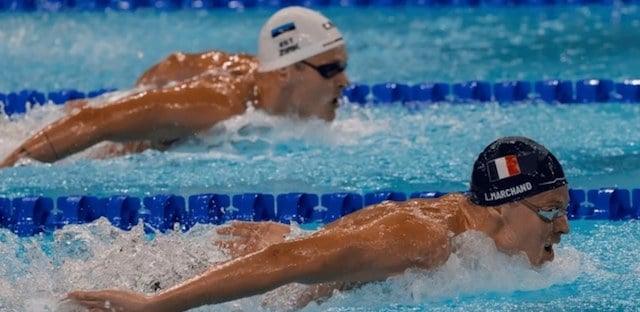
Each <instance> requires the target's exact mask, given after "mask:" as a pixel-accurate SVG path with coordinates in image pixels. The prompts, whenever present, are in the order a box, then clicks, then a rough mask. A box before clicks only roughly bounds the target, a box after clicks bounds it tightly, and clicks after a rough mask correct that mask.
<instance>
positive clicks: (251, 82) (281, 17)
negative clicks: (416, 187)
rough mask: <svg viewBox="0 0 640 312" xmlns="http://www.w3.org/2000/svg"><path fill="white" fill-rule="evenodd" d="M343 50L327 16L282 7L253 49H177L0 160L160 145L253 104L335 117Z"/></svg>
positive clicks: (72, 106)
mask: <svg viewBox="0 0 640 312" xmlns="http://www.w3.org/2000/svg"><path fill="white" fill-rule="evenodd" d="M346 66H347V52H346V50H345V47H344V40H343V38H342V34H341V33H340V31H338V29H337V28H336V26H335V25H333V23H332V22H331V21H330V20H329V19H328V18H326V17H325V16H323V15H322V14H320V13H318V12H316V11H313V10H310V9H306V8H303V7H287V8H284V9H281V10H279V11H278V12H276V13H275V14H274V15H273V16H271V18H270V19H269V20H268V21H267V23H266V24H265V25H264V26H263V28H262V30H261V32H260V38H259V48H258V55H257V57H254V56H251V55H247V54H228V53H224V52H220V51H209V52H205V53H200V54H185V53H174V54H172V55H171V56H169V57H168V58H167V59H165V60H163V61H162V62H160V63H159V64H157V65H155V66H153V67H151V68H150V69H149V70H147V72H145V73H144V74H143V75H142V76H141V77H140V78H139V79H138V82H137V83H136V88H135V89H133V90H132V91H131V92H130V93H128V95H126V96H123V97H120V98H117V99H116V98H115V97H114V99H112V100H110V101H109V102H107V103H99V105H92V103H91V102H90V101H87V100H81V101H75V102H72V103H68V104H67V106H68V108H69V111H70V113H69V114H68V115H66V116H64V117H62V118H61V119H59V120H57V121H55V122H53V123H51V124H49V125H47V126H45V127H44V128H43V129H42V130H40V131H39V132H37V133H36V134H35V135H33V136H31V137H30V138H28V139H27V140H26V141H25V142H24V143H22V144H21V145H20V146H19V147H18V148H16V149H15V150H14V151H13V152H12V153H10V154H9V155H8V156H6V157H5V158H4V159H3V160H1V161H0V168H2V167H7V166H12V165H14V164H15V163H16V162H17V161H18V160H19V159H21V158H31V159H35V160H38V161H42V162H55V161H57V160H59V159H63V158H65V157H67V156H69V155H72V154H74V153H77V152H80V151H83V150H85V149H87V148H89V147H92V146H94V145H96V144H97V143H101V142H105V141H106V142H112V144H111V145H110V144H107V146H105V147H104V150H103V151H102V155H101V156H114V155H118V154H124V153H132V152H140V151H143V150H145V149H148V148H154V149H159V150H163V149H166V148H168V147H169V146H170V145H171V144H173V143H175V142H177V141H180V140H182V139H184V138H186V137H189V136H192V135H194V134H197V133H199V132H201V131H205V130H207V129H209V128H211V127H212V126H213V125H215V124H217V123H218V122H220V121H223V120H225V119H228V118H229V117H232V116H235V115H239V114H242V113H244V112H245V110H246V109H247V103H251V105H252V106H253V107H255V108H257V109H261V110H264V111H266V112H268V113H270V114H275V115H285V116H294V117H298V118H320V119H323V120H326V121H332V120H333V119H334V118H335V114H336V109H337V108H338V105H339V102H338V99H339V98H340V97H341V95H342V90H343V89H344V87H346V86H347V85H348V84H349V81H348V79H347V76H346V74H345V72H344V70H345V68H346Z"/></svg>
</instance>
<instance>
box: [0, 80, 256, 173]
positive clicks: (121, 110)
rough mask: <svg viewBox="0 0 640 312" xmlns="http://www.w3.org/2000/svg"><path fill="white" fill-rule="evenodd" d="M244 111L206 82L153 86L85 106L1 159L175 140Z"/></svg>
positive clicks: (48, 157) (45, 158) (9, 161)
mask: <svg viewBox="0 0 640 312" xmlns="http://www.w3.org/2000/svg"><path fill="white" fill-rule="evenodd" d="M243 111H244V103H242V104H241V105H237V104H234V105H232V104H231V103H230V102H229V100H228V99H227V98H226V97H225V96H223V95H221V94H220V93H218V92H216V91H214V90H211V89H209V88H206V87H204V86H189V87H184V88H167V89H153V90H149V91H144V92H141V93H138V94H134V95H132V96H129V97H126V98H123V99H120V100H119V101H117V102H115V103H111V104H109V105H104V106H102V107H90V106H85V107H82V108H81V109H78V110H77V111H75V112H74V113H72V114H71V115H68V116H65V117H63V118H61V119H59V120H57V121H55V122H53V123H52V124H50V125H48V126H46V127H45V128H44V129H42V130H41V131H39V132H38V133H36V134H35V135H34V136H32V137H30V138H28V139H27V140H26V141H25V142H24V143H23V144H22V145H20V146H19V147H18V148H17V149H16V150H15V151H13V152H12V153H11V154H9V155H8V156H7V157H6V158H5V159H4V160H3V161H1V162H0V168H2V167H6V166H10V165H13V164H14V163H15V162H16V161H17V160H19V159H20V158H22V157H29V158H32V159H36V160H39V161H42V162H54V161H56V160H59V159H62V158H65V157H67V156H69V155H72V154H74V153H77V152H79V151H82V150H84V149H86V148H88V147H91V146H93V145H94V144H97V143H99V142H102V141H106V140H110V141H116V142H130V141H137V140H151V141H158V140H172V139H176V138H181V137H185V136H188V135H192V134H194V133H196V132H198V131H201V130H204V129H207V128H209V127H211V126H213V125H214V124H215V123H216V122H219V121H221V120H224V119H227V118H229V117H231V116H233V115H236V114H240V113H242V112H243Z"/></svg>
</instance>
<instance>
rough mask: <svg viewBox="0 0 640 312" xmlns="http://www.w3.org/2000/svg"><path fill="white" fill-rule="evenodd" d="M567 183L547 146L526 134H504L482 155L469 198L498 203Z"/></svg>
mask: <svg viewBox="0 0 640 312" xmlns="http://www.w3.org/2000/svg"><path fill="white" fill-rule="evenodd" d="M566 184H567V179H566V178H565V177H564V172H563V171H562V166H560V163H559V162H558V159H556V157H555V156H553V154H551V152H549V151H548V150H547V149H546V148H545V147H544V146H542V145H540V144H538V143H536V142H534V141H533V140H531V139H528V138H524V137H504V138H501V139H498V140H496V141H494V142H493V143H491V144H489V146H487V147H486V148H485V149H484V151H482V153H480V155H478V159H477V160H476V162H475V164H474V165H473V173H472V174H471V187H470V190H469V200H470V201H471V202H472V203H474V204H476V205H480V206H498V205H502V204H504V203H508V202H514V201H518V200H521V199H524V198H527V197H529V196H533V195H536V194H539V193H542V192H545V191H548V190H552V189H555V188H558V187H560V186H563V185H566Z"/></svg>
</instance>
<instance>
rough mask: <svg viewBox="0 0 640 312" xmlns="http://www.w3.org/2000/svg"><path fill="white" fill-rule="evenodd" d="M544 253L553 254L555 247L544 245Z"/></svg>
mask: <svg viewBox="0 0 640 312" xmlns="http://www.w3.org/2000/svg"><path fill="white" fill-rule="evenodd" d="M544 251H546V252H553V245H552V244H545V245H544Z"/></svg>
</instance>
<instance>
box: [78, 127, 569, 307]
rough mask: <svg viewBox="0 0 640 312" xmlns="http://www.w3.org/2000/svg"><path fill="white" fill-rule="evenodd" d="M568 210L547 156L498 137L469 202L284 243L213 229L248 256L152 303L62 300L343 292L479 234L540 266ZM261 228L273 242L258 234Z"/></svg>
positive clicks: (440, 255)
mask: <svg viewBox="0 0 640 312" xmlns="http://www.w3.org/2000/svg"><path fill="white" fill-rule="evenodd" d="M568 203H569V192H568V186H567V181H566V179H565V176H564V173H563V171H562V167H561V166H560V163H559V162H558V160H557V159H556V158H555V157H554V156H553V154H551V153H550V152H549V151H548V150H547V149H546V148H544V147H543V146H542V145H540V144H538V143H536V142H534V141H532V140H530V139H527V138H523V137H505V138H502V139H499V140H497V141H495V142H493V143H491V144H490V145H489V146H488V147H487V148H486V149H485V150H484V151H483V152H482V153H481V154H480V155H479V157H478V159H477V160H476V162H475V164H474V167H473V173H472V176H471V188H470V192H469V194H468V195H465V194H459V193H458V194H448V195H445V196H443V197H439V198H435V199H411V200H408V201H405V202H384V203H381V204H377V205H373V206H369V207H367V208H364V209H362V210H359V211H357V212H354V213H352V214H350V215H347V216H345V217H343V218H341V219H339V220H336V221H334V222H333V223H330V224H328V225H327V226H325V227H323V228H321V229H320V230H318V231H317V232H316V233H314V234H312V235H310V236H307V237H304V238H299V239H296V240H291V241H284V239H283V238H282V237H283V236H282V235H281V234H282V233H286V232H288V229H287V228H288V227H287V226H286V225H280V224H275V223H266V224H265V223H232V224H231V225H230V226H229V227H227V228H222V229H220V230H219V231H220V232H222V233H224V234H233V235H236V236H237V239H238V242H240V243H242V244H243V246H242V248H244V252H246V253H247V254H245V255H239V257H237V258H235V259H233V260H230V261H228V262H226V263H224V264H221V265H217V266H215V267H212V268H211V269H209V270H207V271H206V272H204V273H202V274H201V275H199V276H196V277H194V278H192V279H190V280H188V281H186V282H184V283H182V284H180V285H177V286H175V287H173V288H170V289H168V290H166V291H164V292H161V293H159V294H155V295H151V296H146V295H142V294H137V293H133V292H127V291H120V290H100V291H75V292H71V293H69V294H68V297H67V298H68V299H69V300H71V301H73V302H76V303H78V304H80V305H82V306H84V307H87V308H90V309H91V311H114V310H115V311H183V310H187V309H190V308H194V307H197V306H201V305H205V304H216V303H221V302H225V301H230V300H234V299H239V298H243V297H247V296H252V295H256V294H261V293H264V292H267V291H269V290H272V289H275V288H277V287H279V286H283V285H286V284H289V283H305V284H312V285H314V287H316V288H317V289H321V288H322V287H335V288H340V287H341V285H342V286H343V285H345V284H346V285H350V284H351V283H363V282H371V281H380V280H385V279H386V278H388V277H391V276H394V275H398V274H402V273H403V272H405V270H406V269H408V268H418V269H432V268H435V267H437V266H439V265H442V264H443V263H444V262H446V261H447V259H448V258H449V255H450V254H451V252H452V248H453V247H452V244H451V240H452V238H453V237H454V236H457V235H460V234H462V233H464V232H467V231H478V232H482V233H484V234H486V235H487V236H488V237H490V238H491V239H493V241H494V242H495V244H496V247H497V248H498V249H499V250H500V251H502V252H504V253H507V254H511V255H515V254H524V255H526V256H527V258H528V259H529V261H530V263H531V264H532V265H534V266H539V265H542V264H543V263H545V262H547V261H551V260H553V258H554V251H553V247H552V246H553V245H554V244H557V243H559V242H560V236H561V235H562V234H567V233H569V224H568V221H567V217H566V207H567V205H568ZM265 228H266V229H267V231H266V233H279V234H278V235H271V236H268V235H264V234H265V231H261V229H265ZM264 246H266V247H264ZM233 250H234V248H232V251H233ZM235 250H236V251H237V250H239V249H238V248H236V249H235ZM325 293H326V294H328V295H330V294H331V292H325Z"/></svg>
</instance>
